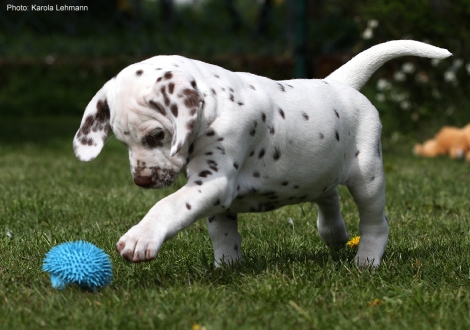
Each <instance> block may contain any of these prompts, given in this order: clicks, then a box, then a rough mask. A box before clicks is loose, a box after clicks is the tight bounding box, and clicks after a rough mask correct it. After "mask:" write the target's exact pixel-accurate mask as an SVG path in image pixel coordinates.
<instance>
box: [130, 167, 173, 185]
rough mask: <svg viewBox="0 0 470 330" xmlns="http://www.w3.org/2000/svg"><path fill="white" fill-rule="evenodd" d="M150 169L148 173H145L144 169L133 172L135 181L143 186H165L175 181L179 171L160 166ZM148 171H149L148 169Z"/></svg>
mask: <svg viewBox="0 0 470 330" xmlns="http://www.w3.org/2000/svg"><path fill="white" fill-rule="evenodd" d="M147 169H148V170H150V173H149V174H148V175H145V174H143V173H142V172H144V171H142V170H140V171H139V170H138V171H135V172H133V177H134V183H135V184H136V185H138V186H139V187H142V188H147V189H148V188H164V187H167V186H169V185H171V184H172V183H173V182H175V180H176V178H177V177H178V173H177V172H175V171H173V170H167V169H162V168H159V167H150V168H147ZM146 172H148V171H146Z"/></svg>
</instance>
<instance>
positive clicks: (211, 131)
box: [206, 129, 215, 136]
mask: <svg viewBox="0 0 470 330" xmlns="http://www.w3.org/2000/svg"><path fill="white" fill-rule="evenodd" d="M206 135H207V136H214V135H215V132H214V130H213V129H210V130H209V131H207V133H206Z"/></svg>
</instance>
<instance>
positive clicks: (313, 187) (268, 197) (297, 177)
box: [73, 40, 451, 266]
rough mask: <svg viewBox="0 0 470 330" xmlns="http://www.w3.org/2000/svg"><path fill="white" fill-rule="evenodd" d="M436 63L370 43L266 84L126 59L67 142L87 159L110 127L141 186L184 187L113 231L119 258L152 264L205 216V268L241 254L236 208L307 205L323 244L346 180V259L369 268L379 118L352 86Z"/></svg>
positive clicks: (403, 43)
mask: <svg viewBox="0 0 470 330" xmlns="http://www.w3.org/2000/svg"><path fill="white" fill-rule="evenodd" d="M404 55H416V56H421V57H428V58H446V57H448V56H450V55H451V54H450V53H449V52H448V51H447V50H445V49H441V48H437V47H434V46H431V45H427V44H424V43H420V42H416V41H407V40H400V41H391V42H387V43H383V44H379V45H377V46H374V47H372V48H370V49H368V50H366V51H364V52H362V53H360V54H359V55H357V56H356V57H354V58H353V59H352V60H351V61H349V62H348V63H346V64H345V65H344V66H342V67H341V68H339V69H338V70H336V71H335V72H333V73H332V74H331V75H330V76H328V77H327V78H325V79H321V80H316V79H296V80H285V81H273V80H271V79H268V78H264V77H260V76H256V75H253V74H249V73H242V72H231V71H228V70H225V69H223V68H221V67H218V66H214V65H211V64H207V63H203V62H200V61H196V60H191V59H188V58H185V57H181V56H156V57H153V58H150V59H148V60H145V61H143V62H140V63H136V64H133V65H130V66H128V67H127V68H125V69H124V70H122V71H121V72H120V73H119V74H118V75H117V76H116V77H114V78H113V79H111V80H110V81H108V82H107V83H106V84H105V85H104V86H103V87H102V88H101V89H100V90H99V91H98V93H97V94H96V95H95V96H94V97H93V99H92V100H91V101H90V103H89V104H88V106H87V108H86V110H85V113H84V116H83V119H82V122H81V126H80V129H79V130H78V132H77V133H76V135H75V138H74V141H73V148H74V151H75V155H76V156H77V157H78V158H79V159H80V160H82V161H90V160H92V159H94V158H95V157H96V156H97V155H98V154H99V153H100V151H101V149H102V148H103V145H104V142H105V140H106V138H107V136H108V132H109V130H110V129H112V130H113V132H114V134H115V136H116V138H117V139H118V140H119V141H121V142H123V143H124V144H125V145H126V146H127V148H128V151H129V160H130V164H131V172H132V176H133V179H134V182H135V183H136V184H137V185H138V186H141V187H143V188H162V187H166V186H169V185H171V184H172V183H173V182H174V181H175V180H176V178H177V176H178V174H179V173H181V172H184V171H185V172H186V175H187V183H186V184H185V185H184V186H183V187H182V188H181V189H179V190H178V191H176V192H175V193H173V194H171V195H169V196H167V197H165V198H163V199H162V200H160V201H158V202H157V203H156V204H155V205H154V206H153V207H152V208H151V209H150V211H149V212H148V213H147V215H146V216H145V217H144V218H143V219H142V220H141V221H140V223H139V224H137V225H135V226H133V227H132V228H131V229H130V230H129V231H128V232H127V233H126V234H124V235H123V236H122V237H121V238H120V239H119V241H118V243H117V250H118V251H119V253H120V254H121V255H122V256H123V257H124V258H125V259H127V260H128V261H131V262H142V261H149V260H152V259H154V258H155V257H156V256H157V253H158V251H159V249H160V248H161V246H162V244H163V243H164V242H165V241H166V240H168V239H170V238H171V237H173V236H174V235H176V234H177V233H178V232H179V231H180V230H182V229H183V228H186V227H188V226H189V225H191V224H192V223H194V222H195V221H197V220H198V219H200V218H204V217H205V218H207V225H208V230H209V235H210V238H211V241H212V246H213V249H214V260H215V265H216V266H219V265H221V264H222V263H227V264H231V263H234V262H238V261H241V258H242V250H241V241H242V238H241V236H240V234H239V232H238V229H237V215H238V214H239V213H244V212H264V211H270V210H274V209H277V208H279V207H281V206H284V205H290V204H297V203H303V202H314V203H316V205H317V207H318V219H317V226H318V232H319V235H320V237H321V238H322V240H323V241H324V242H325V243H326V244H327V245H328V246H342V245H344V244H345V243H346V242H347V241H348V233H347V231H346V227H345V224H344V220H343V218H342V216H341V213H340V205H339V197H338V191H337V186H338V185H340V184H341V185H345V186H346V187H347V188H348V189H349V191H350V193H351V195H352V197H353V199H354V201H355V203H356V204H357V207H358V209H359V215H360V225H359V229H360V235H361V242H360V244H359V248H358V252H357V255H356V256H355V261H356V263H357V264H358V265H359V266H378V265H379V264H380V259H381V257H382V255H383V253H384V250H385V246H386V244H387V239H388V219H387V217H386V215H385V212H384V208H385V193H384V187H385V180H384V172H383V166H382V151H381V142H380V136H381V122H380V119H379V115H378V113H377V110H376V109H375V107H374V106H373V105H372V104H371V103H370V102H369V101H368V100H367V99H366V98H365V97H364V96H363V95H362V94H361V93H359V92H358V90H359V89H360V88H361V87H362V86H363V85H364V84H365V83H366V81H367V80H368V79H369V77H370V76H371V75H372V73H373V72H374V71H375V70H377V69H378V68H379V67H380V66H381V65H382V64H383V63H385V62H386V61H388V60H390V59H393V58H395V57H398V56H404Z"/></svg>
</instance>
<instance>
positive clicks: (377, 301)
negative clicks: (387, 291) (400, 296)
mask: <svg viewBox="0 0 470 330" xmlns="http://www.w3.org/2000/svg"><path fill="white" fill-rule="evenodd" d="M380 303H381V301H380V299H374V300H372V301H370V302H369V306H371V307H374V306H377V305H378V304H380Z"/></svg>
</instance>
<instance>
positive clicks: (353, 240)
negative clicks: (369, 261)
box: [346, 236, 361, 248]
mask: <svg viewBox="0 0 470 330" xmlns="http://www.w3.org/2000/svg"><path fill="white" fill-rule="evenodd" d="M360 240H361V236H356V237H353V238H351V239H350V240H349V241H348V242H347V243H346V245H347V246H349V247H350V248H353V247H356V246H358V245H359V241H360Z"/></svg>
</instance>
